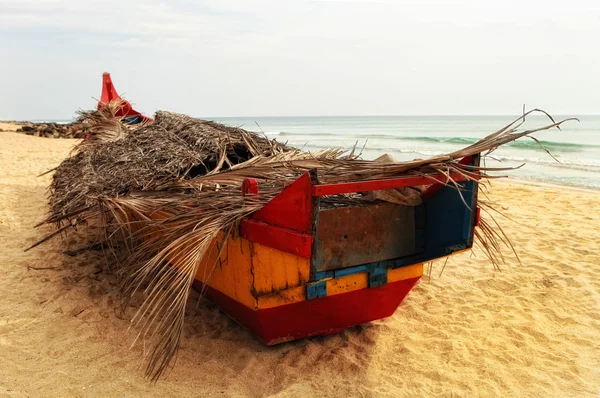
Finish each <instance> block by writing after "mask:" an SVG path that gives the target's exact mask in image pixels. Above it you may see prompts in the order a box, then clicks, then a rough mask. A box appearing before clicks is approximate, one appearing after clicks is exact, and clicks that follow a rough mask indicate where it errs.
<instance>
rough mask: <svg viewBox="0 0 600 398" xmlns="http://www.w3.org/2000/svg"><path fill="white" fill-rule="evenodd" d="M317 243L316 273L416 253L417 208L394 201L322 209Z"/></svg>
mask: <svg viewBox="0 0 600 398" xmlns="http://www.w3.org/2000/svg"><path fill="white" fill-rule="evenodd" d="M317 236H318V240H317V241H316V242H315V247H316V251H315V254H316V255H315V259H314V264H313V265H314V267H315V269H316V272H321V271H327V270H334V269H339V268H346V267H352V266H354V265H362V264H367V263H373V262H377V261H382V260H389V259H393V258H398V257H404V256H409V255H412V254H414V253H415V250H416V248H415V218H414V208H413V207H410V206H402V205H397V204H393V203H377V204H372V205H363V206H352V207H341V208H334V209H322V210H321V211H320V213H319V226H318V233H317Z"/></svg>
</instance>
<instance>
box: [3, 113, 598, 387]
mask: <svg viewBox="0 0 600 398" xmlns="http://www.w3.org/2000/svg"><path fill="white" fill-rule="evenodd" d="M0 129H2V130H4V132H0V242H1V248H0V397H5V396H6V397H105V396H106V397H109V396H110V397H115V396H119V397H129V396H140V395H144V396H161V397H162V396H180V397H185V396H224V397H236V396H242V397H245V396H249V397H263V396H278V397H295V396H307V395H309V394H311V395H312V394H318V395H319V396H342V397H354V396H361V397H379V396H390V397H415V396H486V397H487V396H490V397H494V396H514V397H598V394H600V250H599V248H600V247H599V243H598V242H600V193H599V192H593V191H588V190H570V189H566V188H561V187H555V186H534V185H525V184H521V183H516V182H510V181H498V182H494V183H493V185H492V187H491V189H490V192H489V196H490V199H491V200H493V201H495V202H497V203H499V204H501V205H503V206H504V207H505V209H504V212H505V214H506V215H507V216H508V217H510V218H511V220H512V221H511V220H509V219H503V218H498V221H499V222H500V223H501V225H502V227H503V229H504V231H505V233H506V234H507V235H508V236H510V238H511V240H512V242H513V244H514V246H515V248H516V250H517V252H518V254H519V256H520V259H521V265H519V263H518V261H517V259H516V258H515V257H514V256H512V255H511V256H508V257H507V264H506V265H504V266H503V267H502V271H500V272H499V271H495V270H494V269H493V267H492V265H491V264H490V263H489V261H488V260H487V259H486V257H485V256H484V255H483V253H482V252H481V251H480V250H477V249H476V250H474V252H473V254H471V253H464V254H460V255H457V256H454V257H451V258H450V259H449V261H448V263H447V264H446V266H445V269H444V272H443V274H442V275H441V276H440V271H441V269H442V266H443V265H444V261H438V262H436V263H434V265H433V269H432V272H431V278H428V277H424V278H422V279H421V281H420V282H419V284H418V285H417V286H416V287H415V289H414V290H413V291H412V292H411V293H410V294H409V295H408V297H407V298H406V300H405V301H404V303H403V304H402V305H401V306H400V308H399V309H398V310H397V311H396V313H395V314H394V315H393V316H392V317H390V318H388V319H385V320H381V321H377V322H374V323H371V324H368V325H363V326H359V327H355V328H351V329H349V330H347V331H345V332H344V333H342V334H339V335H335V336H330V337H326V338H322V337H318V338H311V339H304V340H300V341H296V342H292V343H286V344H283V345H279V346H275V347H265V346H263V345H262V344H261V343H260V342H258V341H257V340H255V339H254V338H252V337H251V336H250V335H249V334H248V333H247V332H246V331H244V330H243V329H242V328H241V327H239V326H238V325H237V324H235V323H234V322H233V321H231V320H230V319H229V318H227V317H226V316H225V315H224V314H223V313H221V312H219V310H218V309H217V308H215V306H214V305H212V304H210V303H208V302H206V301H205V300H201V301H200V305H198V306H197V308H196V302H197V296H196V297H195V300H192V301H193V303H190V306H189V313H190V315H191V316H189V317H188V319H187V324H186V327H185V331H184V339H183V343H182V346H181V349H180V351H179V355H178V357H177V361H176V363H175V367H174V368H173V369H172V370H171V371H170V372H168V374H167V376H166V377H165V378H164V379H163V380H161V381H159V382H158V383H157V384H152V383H150V382H149V381H148V380H147V379H145V378H144V377H143V367H142V366H141V364H142V356H143V347H141V346H134V347H133V348H130V345H131V342H132V340H133V334H132V333H131V332H128V326H129V321H128V319H129V317H130V316H131V315H132V313H133V312H134V311H135V308H128V309H127V310H126V311H125V313H124V314H121V313H120V312H119V311H115V307H114V303H115V302H116V298H115V286H116V280H115V277H114V276H112V275H109V274H107V273H106V272H104V271H103V259H102V258H103V257H102V253H101V252H86V253H83V254H80V255H76V256H68V255H66V254H64V253H63V250H64V248H63V245H62V243H61V241H60V239H56V240H54V241H52V242H50V243H48V244H45V245H43V246H41V247H38V248H36V249H33V250H31V251H29V252H26V253H25V252H23V249H24V248H25V247H27V246H29V245H30V244H32V243H34V242H35V241H36V240H38V239H39V237H40V236H42V235H43V234H44V233H47V232H49V231H50V230H49V229H47V228H43V229H41V230H39V229H38V230H36V229H33V226H34V225H35V224H36V223H37V222H39V221H40V220H41V219H42V218H43V217H44V215H45V213H46V197H45V193H46V187H47V186H48V184H49V182H50V180H51V175H45V176H43V177H38V175H39V174H41V173H43V172H45V171H47V170H49V169H52V168H54V167H56V166H57V165H58V164H59V163H60V162H61V161H62V160H63V159H64V158H65V157H66V156H67V155H68V154H69V151H70V149H71V148H72V146H73V145H74V144H75V143H76V141H74V140H60V139H47V138H38V137H31V136H26V135H23V134H17V133H14V132H10V130H11V127H10V125H8V124H0ZM67 239H70V240H74V239H80V240H81V239H82V238H81V237H78V236H76V234H71V235H69V237H68V238H67Z"/></svg>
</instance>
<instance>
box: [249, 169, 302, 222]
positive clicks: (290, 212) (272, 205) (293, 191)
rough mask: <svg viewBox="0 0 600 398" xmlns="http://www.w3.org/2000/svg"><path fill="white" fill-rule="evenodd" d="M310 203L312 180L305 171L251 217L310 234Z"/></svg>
mask: <svg viewBox="0 0 600 398" xmlns="http://www.w3.org/2000/svg"><path fill="white" fill-rule="evenodd" d="M259 190H260V187H259ZM312 203H313V201H312V182H311V180H310V176H309V174H308V173H305V174H303V175H302V176H301V177H300V178H298V179H297V180H296V181H294V182H293V183H292V184H291V185H289V186H288V187H286V188H284V190H283V191H281V193H280V194H279V195H277V196H276V197H275V198H273V199H272V200H271V201H270V202H269V203H267V205H266V206H265V207H263V208H262V209H260V210H259V211H257V212H256V213H254V214H253V215H252V216H251V218H253V219H255V220H258V221H263V222H265V223H267V224H271V225H276V226H278V227H282V228H288V229H293V230H296V231H298V232H303V233H308V234H310V232H311V226H312Z"/></svg>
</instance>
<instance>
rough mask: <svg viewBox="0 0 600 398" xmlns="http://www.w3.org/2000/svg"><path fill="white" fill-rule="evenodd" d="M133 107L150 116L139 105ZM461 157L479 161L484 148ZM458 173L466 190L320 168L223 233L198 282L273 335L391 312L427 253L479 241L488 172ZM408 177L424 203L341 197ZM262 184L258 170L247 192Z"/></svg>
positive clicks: (338, 327)
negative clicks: (483, 176)
mask: <svg viewBox="0 0 600 398" xmlns="http://www.w3.org/2000/svg"><path fill="white" fill-rule="evenodd" d="M103 81H104V84H103V96H102V101H104V103H106V101H109V100H112V99H113V98H116V97H115V96H116V91H115V90H114V86H113V85H112V82H111V81H110V76H109V75H108V74H105V75H104V76H103ZM105 90H106V93H109V94H108V95H109V96H107V97H105ZM99 106H100V104H99ZM124 112H125V113H124V115H125V116H127V117H140V118H142V117H143V116H142V115H140V114H139V113H137V112H135V111H133V110H132V109H131V108H130V107H129V108H127V109H124ZM461 163H463V164H468V165H473V166H478V165H479V155H475V156H469V157H465V158H464V159H462V161H461ZM451 177H452V179H453V180H454V181H455V182H460V185H461V187H460V190H458V189H457V186H455V185H454V184H446V182H448V181H449V180H448V179H447V176H444V175H440V176H439V178H438V182H435V181H432V177H431V176H428V177H421V176H415V177H403V178H391V179H382V180H362V181H353V182H343V183H320V182H319V181H318V177H317V173H316V172H315V171H313V172H307V173H305V174H304V175H302V176H301V177H299V178H298V179H297V180H296V181H294V182H293V183H291V184H290V185H289V186H287V187H286V188H284V189H283V191H282V192H281V193H280V194H278V195H277V196H275V198H274V199H272V200H271V201H270V202H269V203H268V204H267V205H266V206H265V207H263V208H262V209H261V210H259V211H257V212H256V213H254V214H252V215H251V216H249V217H246V218H244V219H242V221H241V222H240V223H239V226H238V227H237V228H236V229H235V231H233V232H232V233H231V234H230V235H229V236H227V237H226V239H217V240H215V241H214V242H213V244H212V248H211V249H210V250H208V251H207V254H206V255H205V257H204V258H203V260H202V261H201V264H200V265H199V267H198V271H197V273H196V276H195V281H194V286H195V287H196V288H197V289H198V290H200V291H202V292H203V293H204V294H205V295H206V297H207V298H208V299H210V300H211V301H213V302H214V303H215V304H216V305H218V306H219V307H220V308H221V309H222V310H223V311H224V312H225V313H227V314H228V315H229V316H230V317H231V318H233V319H234V320H236V321H237V322H238V323H239V324H240V325H242V326H243V327H244V328H246V329H247V330H248V331H250V332H251V333H252V334H253V335H255V336H256V337H258V338H259V339H260V340H261V341H263V342H264V343H265V344H267V345H273V344H277V343H282V342H286V341H290V340H294V339H298V338H303V337H307V336H315V335H329V334H333V333H337V332H340V331H342V330H344V329H346V328H348V327H350V326H353V325H358V324H361V323H365V322H370V321H374V320H377V319H381V318H385V317H388V316H390V315H392V314H393V313H394V312H395V310H396V309H397V308H398V306H399V305H400V303H401V302H402V300H403V299H404V298H405V297H406V295H407V294H408V293H409V292H410V290H411V289H412V288H413V287H414V286H415V284H416V283H417V282H418V280H419V279H420V278H421V276H422V275H423V264H424V263H425V262H428V261H431V260H434V259H437V258H440V257H445V256H448V255H451V254H453V253H457V252H460V251H463V250H467V249H470V248H471V247H472V245H473V237H474V228H475V226H476V225H477V223H478V219H479V213H478V207H477V191H478V182H477V181H474V180H466V179H465V177H464V176H463V175H461V174H453V175H451ZM432 182H433V183H432ZM406 187H418V191H419V192H420V196H421V199H422V200H421V201H420V204H418V205H402V204H396V203H391V202H385V201H371V202H365V201H360V200H357V201H353V200H341V201H338V202H336V201H335V200H332V199H335V198H336V195H344V194H352V193H367V192H371V191H374V192H376V191H382V190H390V189H397V188H406ZM415 189H416V188H415ZM259 191H260V184H259V183H258V182H257V181H256V180H254V179H251V178H249V179H246V180H245V181H244V184H243V188H242V191H241V192H240V195H256V194H258V193H259ZM338 197H339V196H338ZM346 198H347V197H346ZM156 217H157V218H160V215H158V214H157V215H156ZM221 238H222V237H221ZM223 241H224V242H226V243H225V245H224V246H223V247H219V244H220V243H221V242H223ZM215 264H216V266H215Z"/></svg>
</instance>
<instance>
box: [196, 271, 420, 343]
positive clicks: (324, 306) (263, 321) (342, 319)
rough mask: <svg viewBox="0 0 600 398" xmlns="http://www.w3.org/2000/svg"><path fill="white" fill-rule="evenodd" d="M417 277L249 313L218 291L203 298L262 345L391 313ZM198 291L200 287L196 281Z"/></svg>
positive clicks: (330, 331) (337, 329) (319, 333)
mask: <svg viewBox="0 0 600 398" xmlns="http://www.w3.org/2000/svg"><path fill="white" fill-rule="evenodd" d="M419 279H420V276H417V277H412V278H409V279H404V280H400V281H396V282H391V283H388V284H386V285H383V286H379V287H376V288H363V289H358V290H353V291H348V292H346V293H341V294H336V295H332V296H326V297H322V298H317V299H314V300H303V301H299V302H296V303H291V304H284V305H280V306H276V307H271V308H264V309H255V310H252V309H250V308H248V307H247V306H245V305H243V304H241V303H239V302H238V301H236V300H235V299H232V298H231V297H229V296H227V295H226V294H223V293H221V292H220V291H218V290H216V289H213V288H211V287H210V286H207V287H206V297H207V298H208V299H210V300H211V301H212V302H213V303H215V304H216V305H217V306H218V307H219V308H220V309H222V310H223V311H224V312H225V313H226V314H228V315H229V316H230V317H231V318H232V319H234V320H235V321H236V322H238V323H239V324H240V325H241V326H243V327H244V328H245V329H247V330H248V331H249V332H250V333H252V334H253V335H254V336H256V337H257V338H258V339H259V340H261V341H262V342H263V343H265V344H266V345H275V344H279V343H284V342H287V341H291V340H296V339H300V338H304V337H310V336H326V335H331V334H335V333H339V332H341V331H343V330H345V329H347V328H349V327H351V326H355V325H359V324H362V323H367V322H371V321H374V320H377V319H382V318H387V317H389V316H391V315H393V314H394V312H395V311H396V309H397V308H398V306H399V305H400V303H401V302H402V301H403V300H404V298H405V297H406V295H407V294H408V293H409V292H410V290H411V289H412V288H413V287H414V286H415V284H416V283H417V282H418V280H419ZM194 286H195V287H196V288H197V289H198V290H201V289H202V287H203V286H204V285H202V283H201V282H200V281H196V283H195V284H194Z"/></svg>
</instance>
